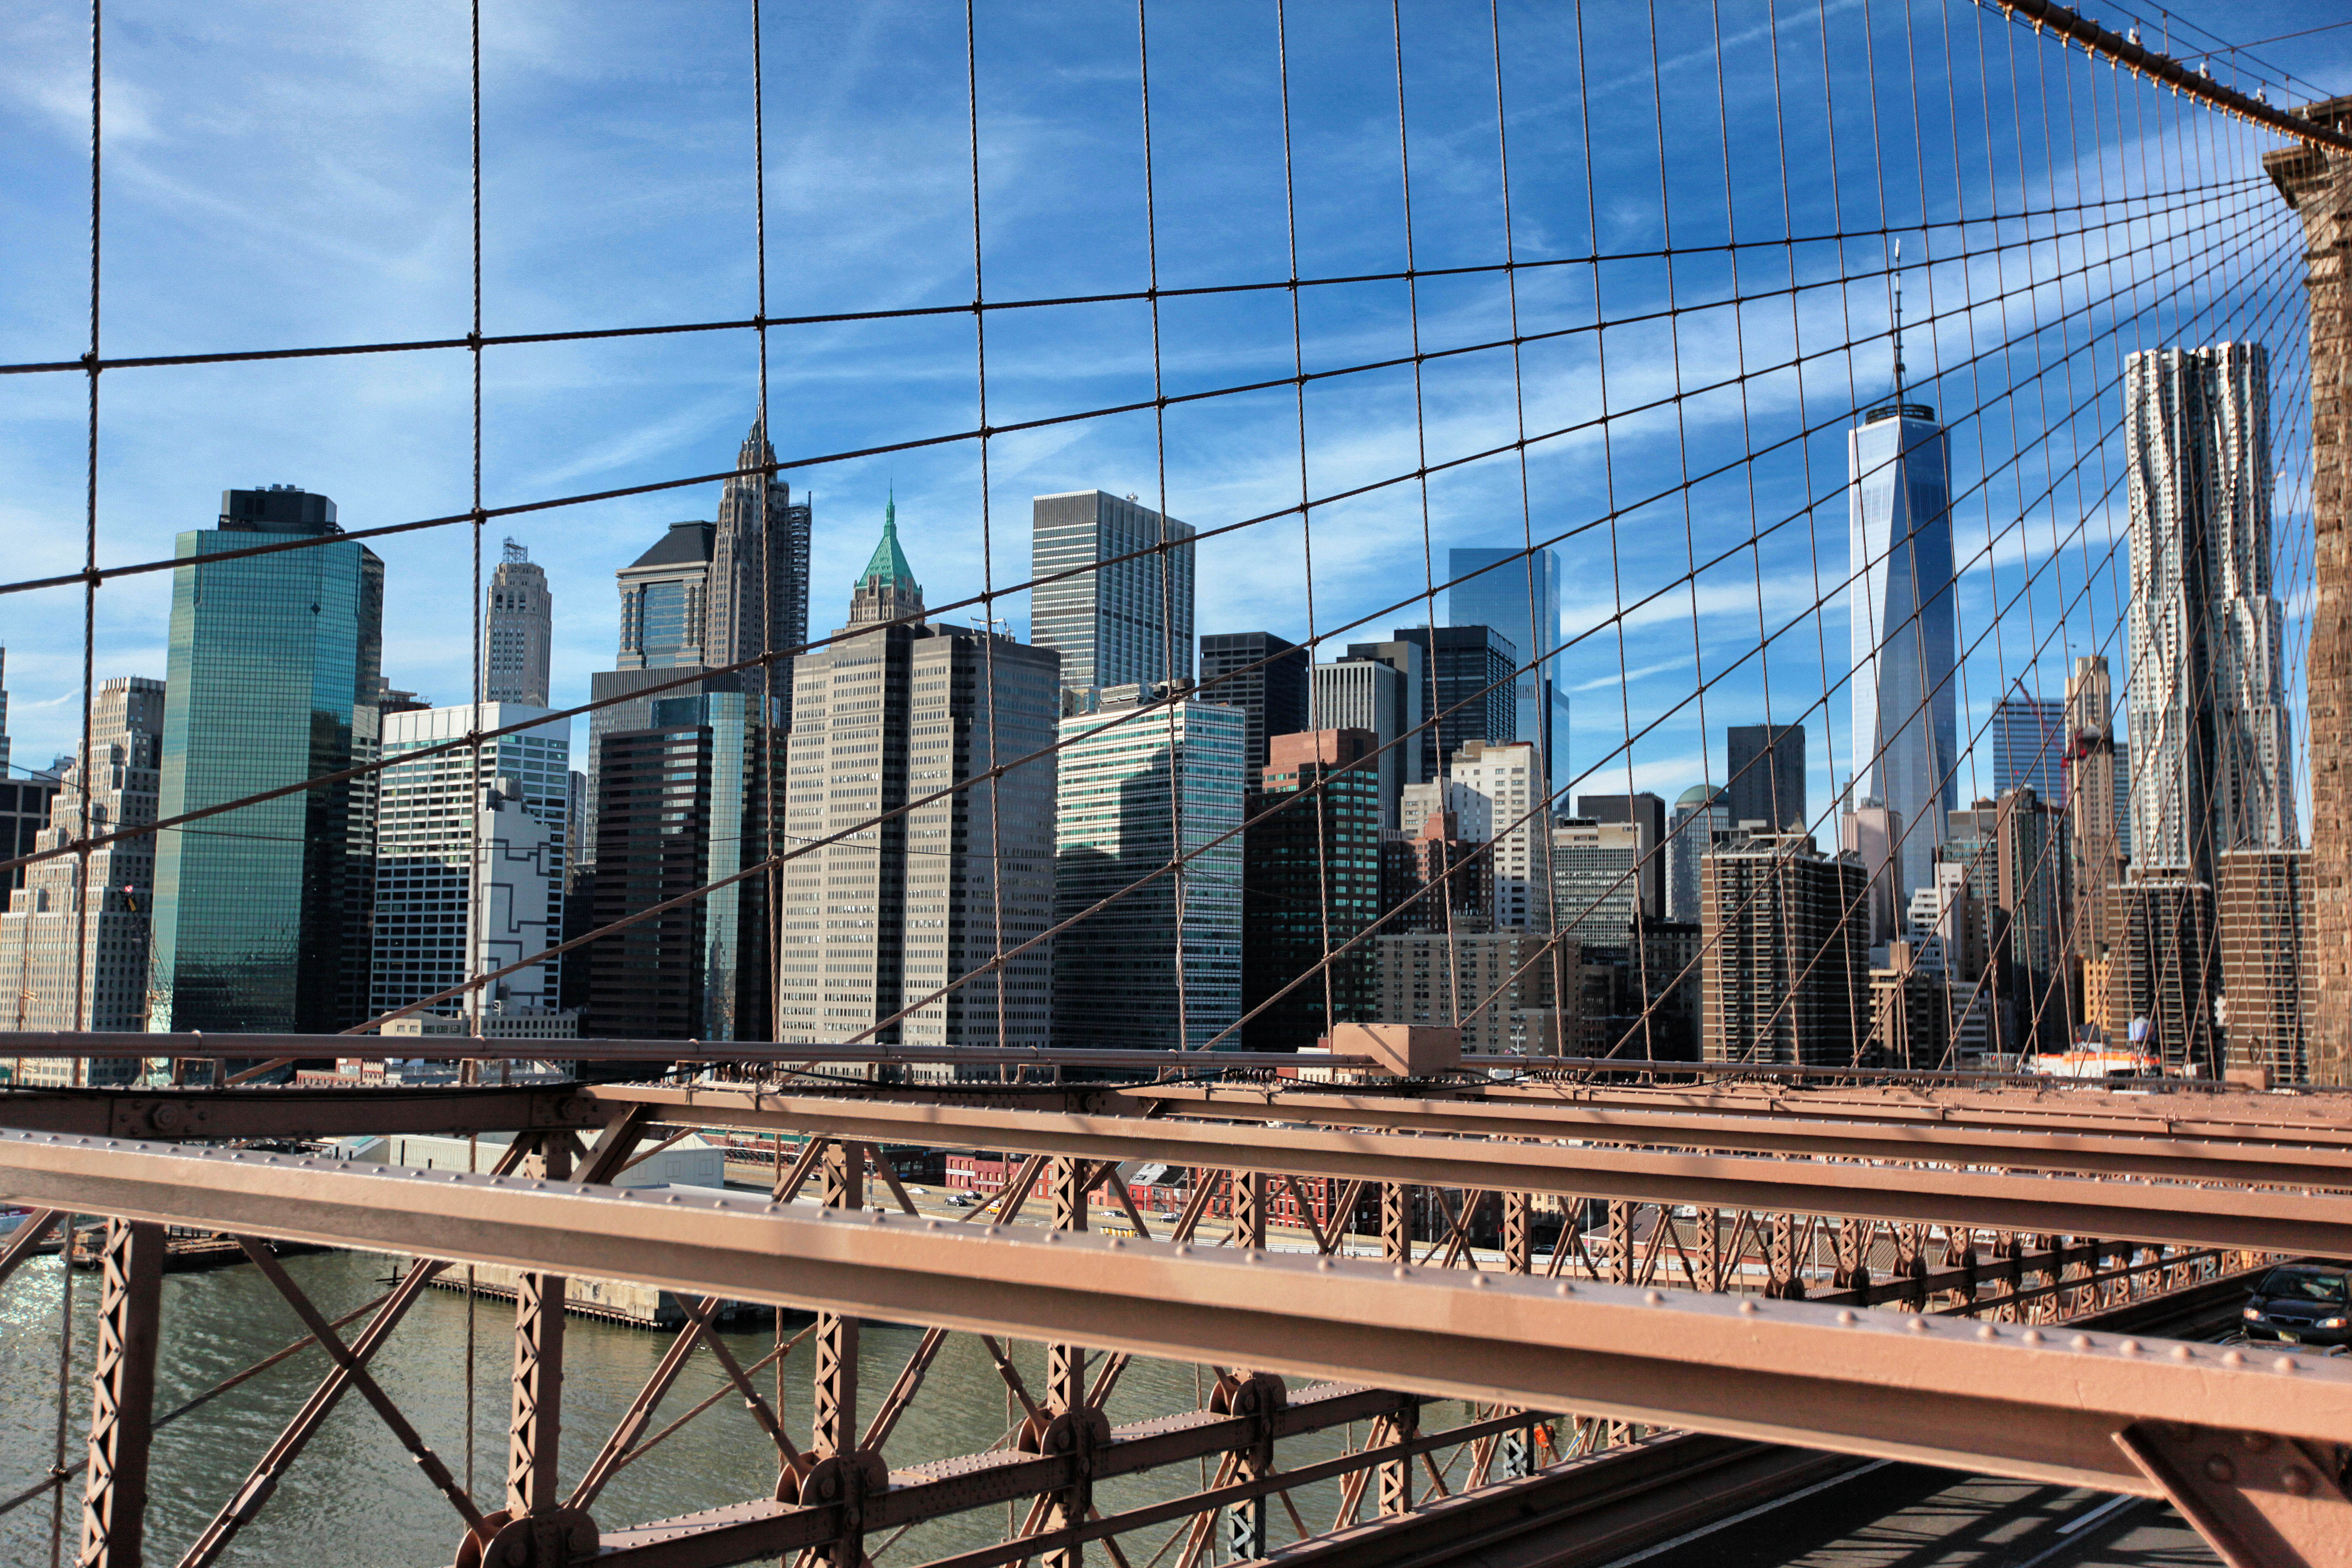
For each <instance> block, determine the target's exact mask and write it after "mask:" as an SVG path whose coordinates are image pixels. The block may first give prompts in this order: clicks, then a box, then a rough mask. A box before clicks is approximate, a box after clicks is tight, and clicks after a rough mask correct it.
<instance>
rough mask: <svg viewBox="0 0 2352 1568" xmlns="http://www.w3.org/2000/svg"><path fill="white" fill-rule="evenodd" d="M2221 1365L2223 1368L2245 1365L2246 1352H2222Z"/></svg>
mask: <svg viewBox="0 0 2352 1568" xmlns="http://www.w3.org/2000/svg"><path fill="white" fill-rule="evenodd" d="M2221 1364H2222V1365H2223V1366H2243V1365H2245V1364H2246V1352H2243V1351H2223V1352H2221Z"/></svg>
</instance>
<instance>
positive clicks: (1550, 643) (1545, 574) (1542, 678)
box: [1445, 550, 1568, 779]
mask: <svg viewBox="0 0 2352 1568" xmlns="http://www.w3.org/2000/svg"><path fill="white" fill-rule="evenodd" d="M1474 573H1475V576H1474V575H1472V574H1474ZM1445 574H1446V575H1447V576H1448V577H1450V578H1452V579H1453V580H1454V586H1453V587H1451V588H1449V589H1447V590H1446V595H1445V616H1446V619H1447V620H1448V621H1449V622H1451V623H1452V624H1453V625H1454V626H1492V627H1494V628H1495V629H1496V631H1498V632H1500V633H1502V634H1503V635H1504V636H1505V637H1508V638H1509V639H1510V640H1511V644H1512V646H1513V647H1517V649H1518V650H1519V658H1518V661H1517V662H1518V663H1520V664H1522V665H1534V666H1535V668H1532V669H1521V670H1520V671H1519V672H1518V674H1517V677H1516V678H1515V680H1514V683H1513V685H1512V687H1511V692H1512V695H1513V697H1514V698H1515V699H1516V700H1517V705H1518V725H1517V729H1516V730H1515V731H1513V733H1512V735H1511V736H1509V737H1504V736H1488V737H1487V739H1489V740H1502V739H1506V738H1508V739H1515V740H1520V741H1527V742H1532V743H1533V744H1534V745H1535V746H1536V747H1537V748H1538V751H1539V752H1540V753H1541V754H1542V755H1543V756H1544V758H1545V759H1546V765H1547V766H1549V768H1550V770H1551V776H1552V778H1553V779H1558V778H1560V777H1562V776H1564V775H1565V774H1566V773H1567V772H1568V759H1567V758H1566V757H1565V756H1563V755H1562V754H1561V751H1560V746H1559V742H1561V741H1562V740H1564V739H1565V738H1566V737H1565V736H1563V735H1561V734H1559V732H1558V731H1557V730H1556V728H1555V725H1554V718H1555V716H1556V714H1557V712H1558V710H1559V706H1560V705H1561V704H1562V703H1564V702H1565V701H1566V700H1567V699H1565V698H1564V697H1562V696H1561V695H1560V692H1559V660H1558V659H1556V658H1547V657H1546V656H1547V655H1549V654H1554V653H1557V652H1559V555H1558V554H1556V553H1555V552H1552V551H1549V550H1538V551H1537V552H1535V553H1534V554H1533V555H1529V554H1528V552H1525V551H1523V550H1449V551H1447V552H1446V554H1445ZM1465 578H1468V581H1467V582H1465V581H1464V580H1463V579H1465ZM1530 599H1532V600H1533V613H1532V614H1530V612H1529V601H1530ZM1539 660H1540V661H1541V662H1538V661H1539Z"/></svg>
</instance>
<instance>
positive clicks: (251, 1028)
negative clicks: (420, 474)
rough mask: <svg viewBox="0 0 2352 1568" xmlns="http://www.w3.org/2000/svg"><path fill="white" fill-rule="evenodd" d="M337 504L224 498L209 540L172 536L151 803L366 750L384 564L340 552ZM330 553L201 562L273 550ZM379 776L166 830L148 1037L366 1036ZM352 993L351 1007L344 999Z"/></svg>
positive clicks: (286, 496) (306, 768)
mask: <svg viewBox="0 0 2352 1568" xmlns="http://www.w3.org/2000/svg"><path fill="white" fill-rule="evenodd" d="M340 532H341V529H340V527H339V526H338V525H337V523H336V521H335V504H334V502H333V501H331V500H329V499H328V498H327V497H325V496H322V495H312V494H309V493H307V492H305V491H302V490H299V489H290V488H287V487H272V488H271V489H266V490H228V491H226V492H224V493H223V495H222V498H221V517H220V523H219V526H218V527H217V528H212V529H202V530H196V531H189V532H185V533H183V534H181V535H180V536H179V541H178V547H177V554H178V559H179V561H180V563H181V564H180V565H179V566H178V567H177V568H176V569H175V570H174V572H173V582H172V620H171V627H170V656H169V672H168V675H167V683H168V689H169V691H170V700H169V702H168V703H167V704H166V706H165V709H164V713H163V752H162V768H161V770H160V780H159V786H158V798H157V803H156V809H157V811H158V813H159V815H161V816H180V815H182V814H184V813H186V812H191V811H199V810H202V809H204V808H205V807H206V806H210V805H220V804H222V803H225V802H227V801H231V800H235V799H236V798H238V797H240V796H243V795H252V794H254V793H256V792H257V791H261V790H266V789H268V788H270V787H272V786H275V785H279V784H298V783H300V782H301V781H302V780H304V779H309V778H316V777H318V776H320V775H321V774H325V773H340V772H341V771H342V770H344V769H346V768H349V767H351V766H352V764H353V763H354V762H355V761H362V760H365V758H364V754H363V753H355V745H354V741H355V736H356V737H358V738H361V739H362V740H364V741H365V742H367V744H368V745H371V746H372V745H373V740H374V735H375V730H376V713H375V708H374V702H373V699H374V697H375V694H376V692H377V690H378V689H379V681H378V677H379V676H380V675H381V673H382V671H381V668H380V665H381V660H382V654H383V562H382V561H381V560H379V559H377V557H376V555H375V554H374V552H372V551H370V550H368V549H367V548H365V547H364V546H362V545H361V544H359V543H357V542H347V541H336V540H334V539H333V536H334V535H336V534H338V533H340ZM285 538H313V539H322V540H325V541H327V542H323V543H320V544H317V545H313V546H311V547H310V548H307V549H301V550H289V551H284V552H279V553H277V554H273V555H261V556H251V557H247V558H243V559H238V560H231V561H223V562H218V563H207V562H206V560H205V557H206V556H208V555H212V554H215V553H218V552H226V551H233V550H241V549H245V548H248V547H250V546H252V545H254V544H257V543H266V542H269V540H271V539H285ZM373 784H374V781H373V778H369V779H366V780H363V781H358V782H349V783H343V784H331V785H328V786H325V787H323V788H320V789H316V790H309V791H305V792H303V793H301V794H299V795H282V796H280V797H278V799H275V800H269V801H264V802H261V803H259V804H257V805H249V806H245V807H242V808H240V809H238V810H236V811H233V812H229V813H227V814H226V815H224V816H218V817H215V818H212V819H210V820H209V821H208V822H207V823H206V824H205V830H204V831H203V832H182V833H173V834H167V835H164V836H163V841H162V843H161V845H160V846H159V847H158V848H157V850H156V858H155V904H156V909H155V920H154V927H153V943H154V958H153V964H154V970H155V978H154V990H155V992H156V995H155V998H154V1005H153V1006H152V1007H151V1008H150V1010H149V1014H148V1022H149V1026H150V1027H151V1028H153V1029H157V1030H192V1029H206V1030H215V1031H218V1032H221V1033H245V1032H253V1033H300V1034H332V1033H334V1032H335V1031H336V1030H338V1029H341V1028H342V1027H344V1026H347V1025H350V1024H353V1023H357V1022H360V1021H361V1020H360V1019H359V1018H358V1017H356V1016H347V1015H348V1014H351V1013H353V1012H356V1010H357V1009H356V1006H355V1004H356V1002H357V1001H358V999H359V998H361V997H364V995H365V994H366V993H365V990H364V978H365V966H366V963H367V956H368V938H367V933H366V928H365V907H366V903H367V902H368V900H369V898H370V896H371V894H372V890H373V869H374V868H373V844H371V843H368V842H367V841H366V839H365V835H364V830H363V826H362V825H363V823H364V821H365V819H366V817H367V816H369V815H370V814H369V813H368V812H367V810H366V803H365V801H364V800H359V801H355V799H354V797H355V796H356V795H360V794H361V792H362V791H367V792H370V793H372V792H373ZM354 993H356V995H355V994H354Z"/></svg>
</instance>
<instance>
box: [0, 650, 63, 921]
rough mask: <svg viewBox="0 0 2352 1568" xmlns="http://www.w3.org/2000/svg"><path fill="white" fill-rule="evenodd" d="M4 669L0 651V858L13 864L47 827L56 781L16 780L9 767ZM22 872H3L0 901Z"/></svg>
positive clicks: (19, 882) (5, 656) (18, 881)
mask: <svg viewBox="0 0 2352 1568" xmlns="http://www.w3.org/2000/svg"><path fill="white" fill-rule="evenodd" d="M7 668H8V650H7V649H6V648H5V647H0V857H5V858H8V859H11V860H13V859H15V858H16V857H17V856H19V855H30V854H31V853H32V852H33V842H34V840H35V839H36V838H37V837H39V835H40V831H41V829H42V828H44V827H47V826H48V825H49V797H50V796H51V795H55V794H56V793H57V787H58V786H57V780H56V779H54V778H47V777H37V776H35V775H34V774H33V773H32V772H31V771H30V770H26V773H25V776H24V777H22V778H18V777H16V776H15V775H14V773H12V771H11V769H10V767H9V761H8V759H9V747H8V687H7ZM25 872H26V868H25V867H22V866H19V867H17V868H15V869H14V870H12V871H9V872H7V873H6V874H5V875H6V880H5V881H0V897H5V895H6V894H8V893H9V892H11V891H12V890H14V889H17V888H21V887H23V886H24V885H25Z"/></svg>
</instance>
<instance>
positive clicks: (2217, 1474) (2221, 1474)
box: [2205, 1454, 2238, 1481]
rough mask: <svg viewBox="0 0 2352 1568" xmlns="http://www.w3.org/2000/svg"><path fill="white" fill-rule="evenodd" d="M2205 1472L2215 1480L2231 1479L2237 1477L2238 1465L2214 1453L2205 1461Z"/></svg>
mask: <svg viewBox="0 0 2352 1568" xmlns="http://www.w3.org/2000/svg"><path fill="white" fill-rule="evenodd" d="M2205 1473H2206V1474H2207V1475H2208V1476H2210V1477H2211V1478H2212V1479H2215V1480H2217V1481H2231V1480H2235V1479H2238V1467H2237V1466H2235V1465H2233V1464H2231V1463H2230V1461H2229V1460H2227V1459H2225V1458H2222V1457H2221V1455H2219V1454H2214V1455H2211V1456H2210V1457H2208V1458H2207V1459H2206V1461H2205Z"/></svg>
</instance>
